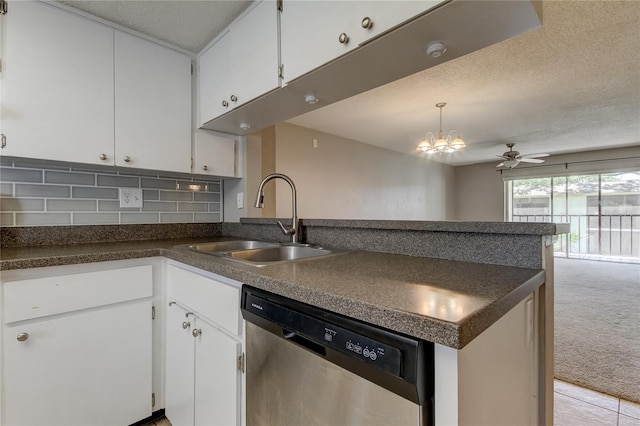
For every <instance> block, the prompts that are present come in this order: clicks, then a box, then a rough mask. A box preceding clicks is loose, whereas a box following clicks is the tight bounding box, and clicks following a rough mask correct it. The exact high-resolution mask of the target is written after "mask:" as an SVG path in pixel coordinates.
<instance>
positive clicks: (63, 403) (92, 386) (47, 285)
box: [0, 265, 153, 426]
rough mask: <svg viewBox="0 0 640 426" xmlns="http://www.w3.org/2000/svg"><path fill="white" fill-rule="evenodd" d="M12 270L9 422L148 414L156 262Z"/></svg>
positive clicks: (7, 312)
mask: <svg viewBox="0 0 640 426" xmlns="http://www.w3.org/2000/svg"><path fill="white" fill-rule="evenodd" d="M42 269H47V270H49V269H50V268H42ZM55 271H57V270H55V269H54V270H53V271H52V272H53V273H55ZM10 272H11V274H4V275H3V280H2V295H3V299H2V301H3V303H2V310H3V326H2V348H3V353H2V381H3V389H2V390H3V401H2V402H3V405H2V406H3V413H2V419H1V420H0V422H1V423H2V424H6V425H48V426H51V425H116V424H120V425H125V424H131V423H134V422H137V421H139V420H141V419H144V418H146V417H149V416H150V415H151V413H152V315H151V312H152V299H151V298H152V295H153V279H152V266H151V265H144V266H136V267H130V268H122V269H115V270H102V271H94V272H83V273H77V274H71V275H58V276H40V277H35V278H25V279H22V278H23V277H22V276H21V275H20V274H21V271H10ZM25 273H26V274H27V275H28V274H30V273H31V272H29V270H25ZM8 275H10V276H8Z"/></svg>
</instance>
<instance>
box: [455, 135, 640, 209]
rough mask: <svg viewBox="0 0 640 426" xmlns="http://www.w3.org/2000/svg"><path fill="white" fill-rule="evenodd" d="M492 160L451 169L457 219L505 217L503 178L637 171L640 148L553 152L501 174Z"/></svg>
mask: <svg viewBox="0 0 640 426" xmlns="http://www.w3.org/2000/svg"><path fill="white" fill-rule="evenodd" d="M495 164H496V162H495V161H492V162H490V163H480V164H474V165H470V166H459V167H455V168H454V176H455V179H454V182H455V196H454V205H455V209H454V214H453V218H454V219H456V220H480V221H502V220H504V180H505V179H513V178H526V177H536V176H563V175H575V174H582V173H597V172H600V171H624V170H638V169H639V168H640V147H638V146H635V147H630V148H617V149H605V150H599V151H586V152H581V153H573V154H562V155H553V156H551V157H548V158H546V159H545V162H544V164H543V165H534V166H527V165H523V164H522V163H521V165H520V166H518V167H516V168H515V169H512V170H506V171H505V172H504V173H502V174H501V173H500V172H499V171H496V168H495Z"/></svg>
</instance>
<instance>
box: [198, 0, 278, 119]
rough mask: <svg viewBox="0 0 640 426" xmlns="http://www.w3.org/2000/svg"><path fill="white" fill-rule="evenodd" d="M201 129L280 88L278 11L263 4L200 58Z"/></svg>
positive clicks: (266, 0) (269, 3)
mask: <svg viewBox="0 0 640 426" xmlns="http://www.w3.org/2000/svg"><path fill="white" fill-rule="evenodd" d="M198 64H199V73H198V79H199V92H198V93H199V105H200V120H199V123H200V125H203V124H205V123H207V122H208V121H210V120H213V119H214V118H217V117H219V116H221V115H223V114H225V113H227V112H229V111H231V110H232V109H234V108H237V107H239V106H241V105H243V104H245V103H247V102H249V101H251V100H253V99H255V98H257V97H259V96H261V95H264V94H266V93H268V92H270V91H272V90H274V89H276V88H278V87H279V86H280V77H279V73H278V65H279V62H278V9H277V7H276V2H275V1H273V0H262V1H261V2H259V4H258V5H257V6H255V7H254V8H253V9H251V10H250V11H249V12H248V13H247V14H246V15H245V16H243V17H242V18H241V19H240V20H238V21H236V22H234V23H233V25H232V26H231V27H230V28H229V31H228V32H227V33H226V34H225V35H223V36H222V37H221V38H220V39H219V40H218V41H217V42H216V43H215V44H213V45H212V46H211V47H210V48H209V49H207V51H206V52H204V53H203V54H202V55H201V56H200V57H199V58H198Z"/></svg>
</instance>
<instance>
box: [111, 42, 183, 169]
mask: <svg viewBox="0 0 640 426" xmlns="http://www.w3.org/2000/svg"><path fill="white" fill-rule="evenodd" d="M127 159H128V160H127ZM115 164H116V165H118V166H128V167H136V168H144V169H155V170H168V171H175V172H187V173H188V172H190V171H191V59H190V58H189V57H188V56H186V55H184V54H182V53H179V52H176V51H175V50H172V49H169V48H167V47H164V46H160V45H158V44H155V43H152V42H150V41H147V40H143V39H141V38H139V37H135V36H132V35H130V34H126V33H123V32H121V31H116V32H115Z"/></svg>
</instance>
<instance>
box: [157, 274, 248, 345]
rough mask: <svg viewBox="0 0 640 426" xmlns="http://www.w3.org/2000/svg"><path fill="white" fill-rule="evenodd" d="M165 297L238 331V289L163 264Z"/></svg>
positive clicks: (228, 328)
mask: <svg viewBox="0 0 640 426" xmlns="http://www.w3.org/2000/svg"><path fill="white" fill-rule="evenodd" d="M167 288H168V292H167V294H168V296H169V299H172V300H175V301H176V302H179V303H180V304H182V305H183V306H185V307H187V308H189V309H192V310H193V311H194V312H195V313H196V314H198V315H200V316H202V317H203V318H205V319H207V320H208V321H211V322H213V323H215V324H217V325H219V326H221V327H222V328H224V329H226V330H227V331H230V332H232V333H233V334H237V335H239V334H241V333H240V324H241V323H240V289H239V288H236V287H233V286H231V285H229V284H226V283H223V282H220V281H216V280H215V279H212V278H208V277H205V276H202V275H199V274H196V273H193V272H190V271H187V270H184V269H181V268H178V267H175V266H173V265H168V266H167Z"/></svg>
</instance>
